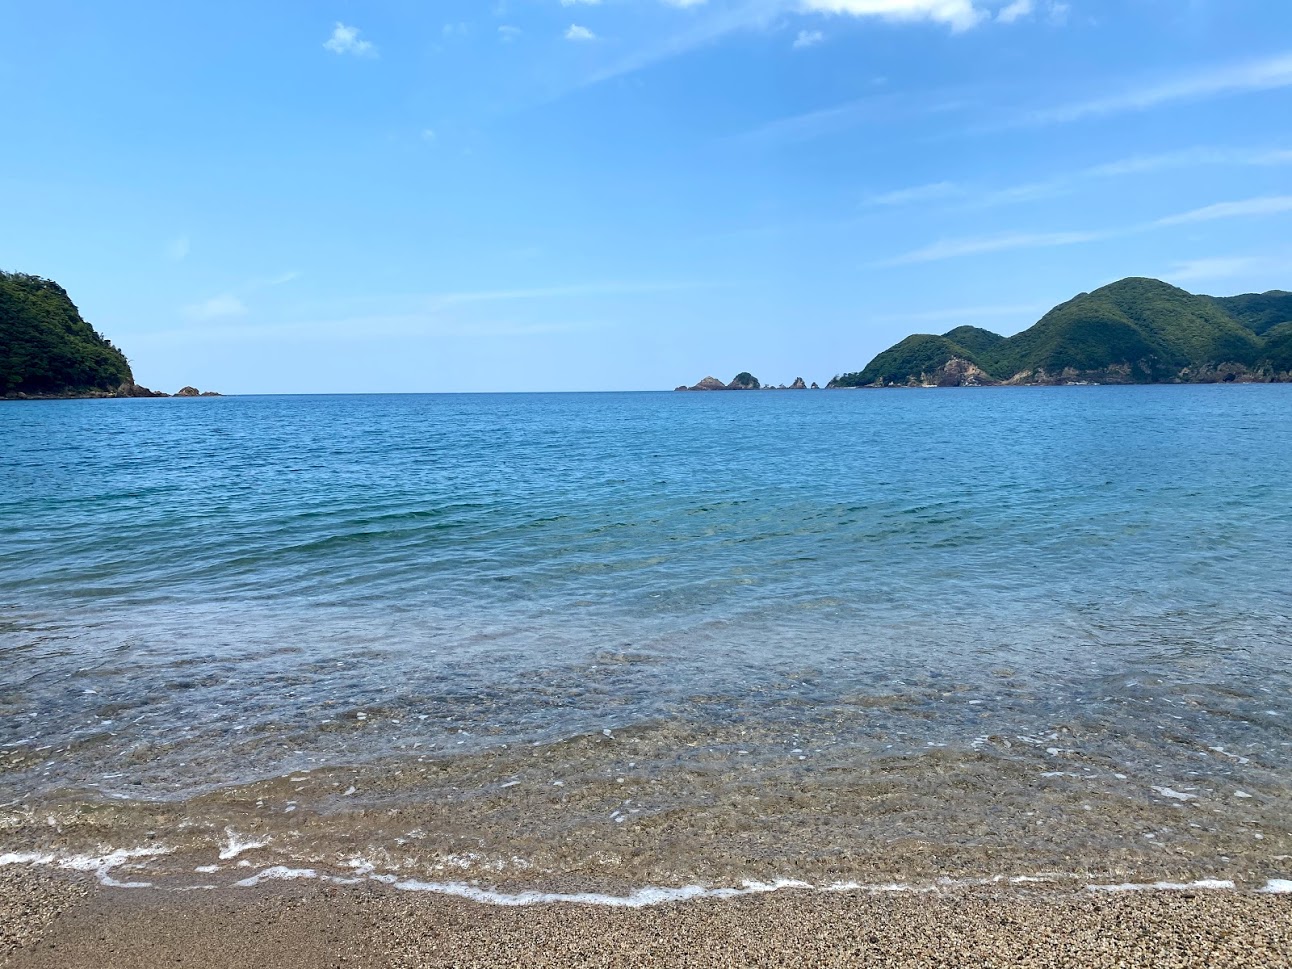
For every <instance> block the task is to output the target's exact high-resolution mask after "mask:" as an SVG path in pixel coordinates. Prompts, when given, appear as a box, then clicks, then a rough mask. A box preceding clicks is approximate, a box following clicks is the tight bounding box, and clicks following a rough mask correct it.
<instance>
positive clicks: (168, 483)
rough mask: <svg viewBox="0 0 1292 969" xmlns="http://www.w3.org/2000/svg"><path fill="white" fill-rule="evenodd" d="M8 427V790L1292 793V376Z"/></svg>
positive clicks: (2, 664)
mask: <svg viewBox="0 0 1292 969" xmlns="http://www.w3.org/2000/svg"><path fill="white" fill-rule="evenodd" d="M0 453H3V462H2V463H0V542H2V544H0V760H7V763H6V765H5V766H4V768H3V771H4V773H3V775H2V776H3V780H4V791H5V793H4V795H3V801H5V802H8V804H10V805H14V804H20V803H21V804H26V803H29V802H31V801H32V799H38V798H41V797H53V796H68V795H69V794H75V795H76V796H78V797H98V796H116V797H120V796H123V795H127V796H130V797H132V798H136V799H142V800H156V799H168V800H173V799H176V798H183V797H188V796H191V795H193V794H195V793H201V792H205V791H210V790H215V789H220V788H222V787H225V786H228V785H234V784H242V783H248V782H252V781H256V780H259V779H267V778H273V777H277V776H280V775H283V774H284V773H286V772H290V771H297V770H301V769H303V768H305V767H318V766H319V765H336V764H346V765H352V764H362V763H366V762H371V763H377V762H382V763H389V762H390V759H391V758H394V759H395V761H396V762H397V761H398V759H399V758H400V757H408V756H411V753H412V752H414V751H416V752H417V754H418V756H424V755H425V754H426V752H427V751H435V752H436V753H437V755H439V756H464V757H465V756H469V755H479V754H482V753H485V752H488V751H492V750H498V749H501V747H502V745H504V744H508V745H514V744H517V743H536V742H537V743H552V742H555V741H559V740H562V739H566V738H572V737H586V736H590V737H597V736H600V735H601V734H602V731H603V730H610V731H612V732H622V731H626V730H634V729H640V730H669V729H674V728H676V729H679V730H684V731H685V732H686V736H687V737H688V738H690V739H689V740H688V741H687V742H688V743H695V744H698V745H699V746H700V747H704V746H705V744H706V741H705V739H704V738H705V737H711V738H713V740H712V743H713V745H714V747H713V749H714V751H715V752H716V755H717V756H728V755H730V756H735V755H736V754H737V753H738V751H736V750H735V749H734V748H735V746H739V744H735V743H732V742H729V740H730V738H731V737H732V736H736V737H744V738H746V742H745V743H744V745H743V747H744V748H745V749H746V751H745V753H742V754H740V755H741V756H750V757H761V758H763V759H764V760H765V761H767V762H768V763H773V764H779V765H781V766H784V764H786V763H788V764H789V765H790V766H791V767H793V766H794V765H796V764H799V763H800V762H802V763H803V767H802V769H803V770H805V771H806V770H808V769H809V768H810V767H811V759H812V758H814V757H831V758H833V760H832V763H834V764H836V766H838V767H839V768H840V769H851V770H857V769H862V768H864V767H865V765H866V763H868V761H867V758H879V757H892V756H897V755H904V756H906V757H907V758H908V763H910V762H916V761H917V760H918V758H919V757H921V756H932V755H933V754H935V753H938V752H946V751H960V750H963V751H983V750H991V751H993V752H994V753H995V754H996V755H998V756H1000V757H1002V758H1007V759H1013V758H1018V757H1024V756H1026V757H1035V758H1036V767H1037V770H1041V769H1043V768H1044V767H1045V764H1046V762H1047V759H1048V761H1053V762H1054V766H1053V768H1052V769H1053V772H1054V773H1055V774H1056V775H1059V774H1063V773H1064V772H1071V771H1089V770H1092V769H1095V768H1096V767H1097V768H1098V769H1100V770H1104V771H1107V772H1114V773H1117V774H1125V775H1127V776H1129V777H1132V778H1137V779H1141V780H1142V783H1141V784H1140V789H1141V790H1148V789H1149V786H1150V785H1158V786H1167V785H1170V784H1174V785H1182V784H1186V783H1188V782H1190V781H1193V782H1195V783H1196V782H1198V781H1199V779H1200V778H1201V779H1203V780H1207V779H1210V780H1207V782H1208V783H1211V782H1213V781H1214V782H1219V781H1217V779H1220V780H1222V781H1223V782H1224V783H1226V784H1230V785H1231V786H1233V785H1240V784H1241V785H1244V786H1247V787H1262V786H1263V787H1264V788H1265V789H1268V790H1279V791H1285V790H1286V789H1287V788H1288V787H1289V785H1292V770H1289V768H1288V767H1287V766H1286V765H1287V763H1288V762H1289V760H1292V719H1290V718H1292V702H1290V695H1292V694H1290V689H1292V669H1290V666H1289V658H1290V657H1292V581H1290V573H1289V568H1288V560H1289V551H1290V550H1292V387H1288V386H1188V387H1142V388H1135V387H1081V388H1051V389H1041V388H1020V389H994V390H978V391H974V390H959V391H953V390H941V391H936V392H933V391H930V392H918V391H910V392H901V391H893V392H797V393H789V392H786V393H779V392H778V393H758V394H755V393H745V394H675V393H661V394H651V393H642V394H584V395H481V396H473V395H462V396H361V397H246V398H220V399H201V400H156V401H153V400H142V401H111V400H94V401H60V402H31V403H15V404H7V405H5V406H2V407H0ZM739 731H743V734H741V733H739ZM696 738H699V739H698V740H697V739H696ZM719 738H727V739H725V740H723V739H719ZM1216 748H1220V749H1219V750H1217V749H1216ZM1074 757H1079V758H1081V763H1082V766H1080V767H1075V766H1073V764H1072V763H1068V761H1071V760H1072V759H1073V758H1074ZM795 769H798V768H795ZM1033 773H1035V771H1033ZM1074 776H1075V774H1074ZM804 783H807V781H804ZM1168 789H1171V790H1174V789H1175V788H1172V787H1168ZM707 796H708V795H706V797H707Z"/></svg>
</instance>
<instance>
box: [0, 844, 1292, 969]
mask: <svg viewBox="0 0 1292 969" xmlns="http://www.w3.org/2000/svg"><path fill="white" fill-rule="evenodd" d="M0 914H2V915H3V920H2V921H3V925H4V928H3V930H2V931H0V947H2V948H0V953H2V954H0V960H3V961H0V964H2V965H4V966H5V967H12V969H37V967H39V969H82V967H85V969H89V967H94V969H154V967H159V966H191V967H202V969H220V967H235V966H238V967H242V966H262V967H266V969H294V967H300V969H306V967H309V969H316V967H332V966H374V967H376V966H380V967H392V969H404V967H409V969H411V967H418V966H575V965H578V966H645V965H651V966H744V965H766V966H771V965H776V966H856V965H865V966H877V967H878V966H975V967H987V966H992V967H994V966H1001V967H1004V966H1011V967H1012V966H1036V967H1040V966H1047V967H1048V966H1054V967H1057V966H1073V967H1076V966H1081V967H1098V966H1155V967H1168V966H1169V967H1176V966H1226V967H1240V966H1253V967H1256V966H1259V967H1278V966H1289V965H1292V896H1287V895H1261V894H1254V893H1240V892H1234V891H1206V890H1198V891H1169V892H1168V891H1144V892H1123V893H1111V894H1110V893H1101V892H1091V891H1088V890H1064V891H1055V890H1053V889H1043V888H1011V889H1008V890H997V889H954V890H947V891H940V892H931V893H878V894H874V893H861V892H858V893H838V894H822V893H817V892H802V891H782V892H776V893H771V894H766V895H755V896H747V897H743V898H738V899H726V900H721V899H705V900H699V901H692V902H683V903H676V904H667V905H659V906H653V907H647V908H638V909H625V908H610V907H604V906H580V905H570V904H546V905H529V906H523V907H505V906H493V905H482V904H479V903H475V902H470V901H463V900H460V899H454V898H446V897H443V896H438V895H425V894H417V893H409V892H398V891H394V890H390V889H385V888H382V887H376V888H372V887H363V888H348V887H338V886H325V885H318V884H317V883H309V884H299V883H290V884H276V885H271V886H262V887H259V888H256V889H253V890H246V891H219V892H185V893H176V892H158V891H130V890H121V889H116V890H114V889H105V888H101V887H99V886H97V885H95V884H94V883H93V881H92V880H91V879H88V878H85V877H83V876H66V875H64V874H62V873H59V874H50V873H48V872H44V871H41V870H39V869H28V868H22V869H13V868H11V869H8V870H6V871H5V872H4V873H3V878H2V880H0Z"/></svg>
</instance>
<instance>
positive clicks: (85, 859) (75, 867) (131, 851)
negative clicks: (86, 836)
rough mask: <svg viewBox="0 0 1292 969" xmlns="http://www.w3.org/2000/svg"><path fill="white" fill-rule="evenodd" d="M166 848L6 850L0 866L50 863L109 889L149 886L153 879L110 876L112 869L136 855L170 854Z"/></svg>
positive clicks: (0, 857)
mask: <svg viewBox="0 0 1292 969" xmlns="http://www.w3.org/2000/svg"><path fill="white" fill-rule="evenodd" d="M170 850H171V849H169V848H166V847H162V846H161V845H155V846H152V847H148V848H118V849H117V850H116V851H110V852H108V853H107V854H103V855H63V856H61V857H60V856H59V855H54V854H40V853H37V852H31V851H27V852H9V853H7V854H0V865H53V866H55V867H57V868H62V869H64V870H65V871H83V872H91V873H93V874H94V876H95V877H96V878H97V879H98V880H99V884H100V885H105V886H107V887H108V888H152V887H153V885H152V882H123V881H118V880H117V879H116V878H113V877H112V874H111V873H112V871H113V870H114V869H116V868H120V867H121V866H122V865H124V864H126V863H128V862H131V861H135V860H136V859H139V858H155V857H156V856H157V855H166V854H170Z"/></svg>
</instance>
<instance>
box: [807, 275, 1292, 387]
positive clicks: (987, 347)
mask: <svg viewBox="0 0 1292 969" xmlns="http://www.w3.org/2000/svg"><path fill="white" fill-rule="evenodd" d="M1287 380H1292V293H1286V292H1281V291H1275V292H1269V293H1261V294H1250V295H1244V296H1230V297H1213V296H1195V295H1194V294H1192V293H1189V292H1186V291H1185V290H1183V289H1179V288H1178V287H1175V286H1171V285H1170V284H1168V283H1164V282H1162V281H1160V280H1156V279H1144V278H1131V279H1123V280H1121V281H1120V282H1116V283H1113V284H1111V285H1109V286H1104V287H1103V288H1101V289H1097V290H1095V291H1094V292H1091V293H1082V294H1080V295H1079V296H1077V297H1075V298H1073V299H1071V300H1069V301H1068V302H1066V303H1062V304H1060V305H1059V306H1056V307H1055V308H1054V309H1052V310H1051V311H1050V312H1049V313H1047V314H1045V316H1043V317H1042V318H1041V319H1040V320H1039V321H1038V322H1037V323H1036V324H1035V325H1034V326H1032V327H1030V328H1029V329H1026V330H1024V331H1022V332H1021V333H1018V334H1015V335H1014V336H1011V337H1008V338H1006V337H1002V336H1000V335H998V334H996V333H992V332H990V331H988V330H984V329H980V328H978V327H973V326H960V327H956V328H955V329H953V330H950V331H948V332H946V333H943V334H941V335H937V334H916V335H914V336H909V337H907V338H906V339H904V340H902V341H901V342H900V343H898V344H896V345H895V346H893V347H890V348H889V349H887V350H885V351H884V352H883V353H881V354H879V355H878V356H877V357H875V359H874V360H872V361H871V362H870V363H869V364H868V365H867V366H866V367H865V368H864V369H863V370H860V371H858V372H855V373H846V374H843V375H842V376H838V377H835V378H834V380H832V381H831V382H830V386H831V387H894V386H899V387H900V386H987V385H993V384H1012V385H1028V384H1064V383H1209V382H1219V381H1243V382H1253V381H1287Z"/></svg>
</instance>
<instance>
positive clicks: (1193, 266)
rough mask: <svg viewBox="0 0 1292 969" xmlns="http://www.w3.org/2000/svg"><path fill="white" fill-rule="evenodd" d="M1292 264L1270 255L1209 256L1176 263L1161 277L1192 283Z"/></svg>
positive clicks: (1228, 277)
mask: <svg viewBox="0 0 1292 969" xmlns="http://www.w3.org/2000/svg"><path fill="white" fill-rule="evenodd" d="M1290 264H1292V260H1289V259H1287V258H1282V259H1276V258H1272V257H1270V256H1209V257H1206V258H1202V259H1189V260H1186V261H1185V262H1179V263H1176V264H1175V265H1174V266H1172V267H1171V268H1170V269H1168V270H1167V271H1166V272H1165V273H1163V274H1162V275H1163V277H1164V278H1166V279H1168V280H1170V281H1171V282H1174V283H1192V282H1197V281H1199V280H1208V279H1230V278H1232V277H1234V276H1247V275H1252V274H1254V273H1260V272H1266V271H1270V270H1282V269H1284V268H1286V267H1288V266H1289V265H1290Z"/></svg>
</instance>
